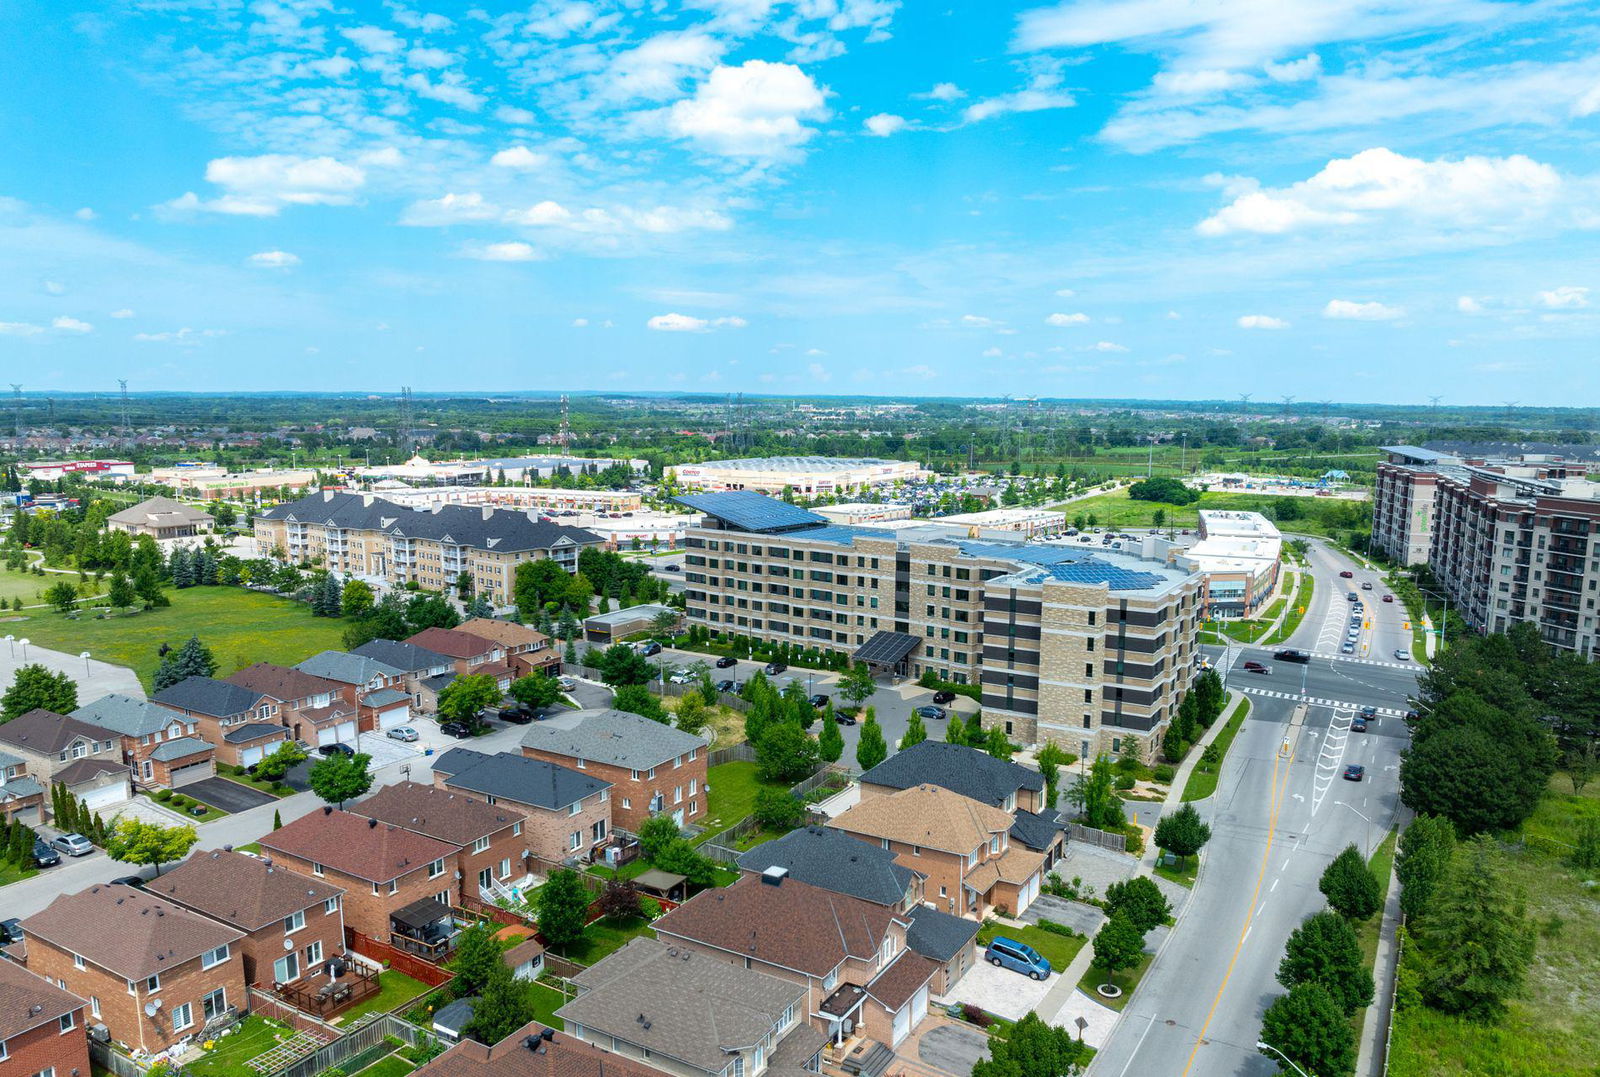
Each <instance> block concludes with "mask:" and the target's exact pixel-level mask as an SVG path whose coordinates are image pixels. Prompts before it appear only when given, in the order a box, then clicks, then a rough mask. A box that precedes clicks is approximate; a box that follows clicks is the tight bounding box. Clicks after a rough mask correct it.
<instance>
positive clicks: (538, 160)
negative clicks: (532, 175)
mask: <svg viewBox="0 0 1600 1077" xmlns="http://www.w3.org/2000/svg"><path fill="white" fill-rule="evenodd" d="M549 160H550V158H548V157H546V156H545V155H544V154H542V153H534V152H533V151H532V150H530V149H529V148H528V147H526V146H511V147H509V148H507V149H503V150H501V151H500V152H499V153H497V154H495V155H494V156H493V157H491V158H489V163H490V164H492V165H494V166H495V167H496V168H509V169H511V170H512V171H513V172H527V171H529V170H530V169H535V168H540V167H542V166H543V165H545V164H547V163H548V162H549Z"/></svg>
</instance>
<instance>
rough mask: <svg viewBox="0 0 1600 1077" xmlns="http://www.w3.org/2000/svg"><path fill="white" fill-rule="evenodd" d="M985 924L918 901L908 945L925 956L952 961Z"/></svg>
mask: <svg viewBox="0 0 1600 1077" xmlns="http://www.w3.org/2000/svg"><path fill="white" fill-rule="evenodd" d="M981 926H982V925H981V924H979V923H978V922H977V921H976V920H968V919H965V918H963V917H960V916H951V915H950V914H949V913H947V912H940V911H939V910H938V909H932V908H929V907H928V906H926V905H918V906H916V907H915V908H913V909H912V910H911V926H910V927H908V928H906V945H907V946H908V947H910V948H911V949H912V950H914V951H916V952H917V953H919V954H921V955H922V956H923V957H931V958H933V959H934V960H935V961H949V960H950V959H951V958H952V957H954V956H956V954H958V953H960V952H961V948H962V947H963V946H971V945H972V940H973V939H974V938H976V937H977V935H978V928H980V927H981Z"/></svg>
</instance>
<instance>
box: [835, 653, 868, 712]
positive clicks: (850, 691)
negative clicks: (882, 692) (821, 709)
mask: <svg viewBox="0 0 1600 1077" xmlns="http://www.w3.org/2000/svg"><path fill="white" fill-rule="evenodd" d="M834 688H835V690H836V691H837V692H838V693H839V698H841V699H843V700H845V701H847V702H848V703H849V704H850V705H851V706H852V707H860V706H862V705H863V704H865V703H866V702H867V700H869V699H871V698H872V694H873V693H874V692H876V691H877V690H878V684H877V681H875V680H874V679H873V676H872V668H871V667H870V666H868V665H867V664H866V663H865V662H857V663H855V664H854V665H852V666H851V667H850V668H849V669H847V670H845V671H844V672H843V673H841V674H840V675H839V682H838V684H836V685H835V686H834Z"/></svg>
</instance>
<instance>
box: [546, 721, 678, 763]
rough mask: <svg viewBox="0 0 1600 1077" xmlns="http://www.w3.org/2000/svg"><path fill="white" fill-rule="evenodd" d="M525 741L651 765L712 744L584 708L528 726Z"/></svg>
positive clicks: (554, 750)
mask: <svg viewBox="0 0 1600 1077" xmlns="http://www.w3.org/2000/svg"><path fill="white" fill-rule="evenodd" d="M522 745H523V747H525V748H532V749H534V750H535V751H542V752H549V753H551V754H552V755H563V756H568V757H571V758H573V759H587V760H591V761H593V762H596V763H610V764H612V765H613V766H618V767H629V768H631V769H633V770H648V769H649V768H650V767H655V766H660V765H661V764H662V763H665V762H669V761H670V760H672V759H675V758H677V757H678V756H680V755H684V754H685V753H687V752H691V751H698V750H701V749H704V748H705V747H706V742H705V741H703V740H701V739H700V738H699V737H697V736H695V735H693V734H691V733H685V732H683V731H682V730H678V729H673V728H672V727H671V726H668V725H662V724H661V723H660V722H652V721H651V720H650V719H648V718H642V717H640V716H639V715H637V714H629V713H628V712H626V711H617V710H581V711H574V712H573V713H571V714H564V715H561V716H560V717H558V718H553V719H551V720H549V721H545V722H538V723H536V724H534V725H532V726H529V727H528V731H527V732H526V733H524V734H523V735H522Z"/></svg>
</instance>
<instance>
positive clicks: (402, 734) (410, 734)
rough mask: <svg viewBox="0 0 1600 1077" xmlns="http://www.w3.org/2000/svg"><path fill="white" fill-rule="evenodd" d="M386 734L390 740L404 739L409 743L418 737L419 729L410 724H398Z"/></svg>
mask: <svg viewBox="0 0 1600 1077" xmlns="http://www.w3.org/2000/svg"><path fill="white" fill-rule="evenodd" d="M384 735H385V736H387V737H388V738H389V739H390V740H403V741H405V742H406V743H408V744H409V743H411V742H412V741H414V740H416V739H417V731H416V730H415V729H412V728H411V727H410V726H408V725H397V726H395V727H394V728H393V729H391V730H389V731H388V732H387V733H386V734H384Z"/></svg>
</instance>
